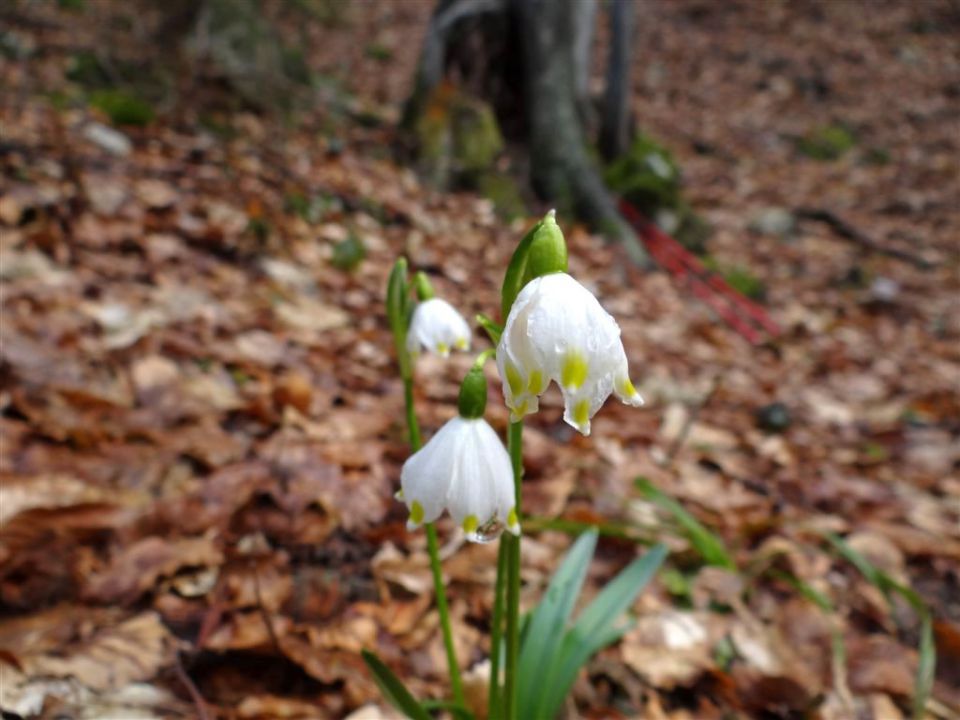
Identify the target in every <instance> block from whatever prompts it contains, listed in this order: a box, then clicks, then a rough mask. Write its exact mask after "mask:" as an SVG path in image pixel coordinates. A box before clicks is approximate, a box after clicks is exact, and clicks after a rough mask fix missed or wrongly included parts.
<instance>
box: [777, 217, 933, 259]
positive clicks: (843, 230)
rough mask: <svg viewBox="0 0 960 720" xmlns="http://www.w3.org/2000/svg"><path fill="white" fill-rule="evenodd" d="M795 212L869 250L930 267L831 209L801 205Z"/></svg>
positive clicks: (917, 256)
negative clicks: (885, 244) (882, 241)
mask: <svg viewBox="0 0 960 720" xmlns="http://www.w3.org/2000/svg"><path fill="white" fill-rule="evenodd" d="M795 213H796V215H797V217H798V218H801V219H804V220H814V221H816V222H822V223H825V224H826V225H829V226H830V228H831V229H832V230H833V231H834V232H835V233H837V235H839V236H840V237H843V238H846V239H847V240H852V241H853V242H855V243H856V244H857V245H860V246H861V247H864V248H866V249H867V250H870V251H871V252H875V253H880V254H881V255H887V256H889V257H892V258H896V259H897V260H902V261H903V262H907V263H910V264H911V265H914V266H915V267H918V268H920V269H921V270H929V269H930V268H931V264H930V263H929V262H928V261H927V260H924V259H923V258H922V257H920V256H919V255H914V254H913V253H910V252H907V251H906V250H898V249H897V248H890V247H885V246H883V245H881V244H880V243H878V242H877V241H876V240H874V239H873V238H872V237H870V236H869V235H867V234H866V233H864V232H863V231H862V230H860V229H859V228H857V227H855V226H854V225H852V224H850V223H849V222H847V221H846V220H844V219H843V218H841V217H840V216H838V215H837V214H836V213H834V212H832V211H831V210H826V209H824V208H811V207H801V208H797V209H796V210H795Z"/></svg>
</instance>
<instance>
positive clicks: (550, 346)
mask: <svg viewBox="0 0 960 720" xmlns="http://www.w3.org/2000/svg"><path fill="white" fill-rule="evenodd" d="M497 367H498V368H499V369H500V378H501V380H502V381H503V395H504V398H505V399H506V403H507V407H509V408H510V410H511V419H512V420H513V421H514V422H516V421H518V420H520V419H521V418H522V417H523V416H524V415H527V414H530V413H533V412H536V411H537V408H538V407H539V397H540V395H542V394H543V392H544V391H545V390H546V389H547V386H548V385H549V384H550V381H551V380H553V381H554V382H556V383H557V385H559V386H560V390H561V391H562V392H563V399H564V405H565V409H564V413H563V419H564V420H566V421H567V423H568V424H570V425H572V426H573V427H575V428H576V429H577V430H579V431H580V432H581V433H583V434H584V435H589V434H590V419H591V418H592V417H593V416H594V415H595V414H596V412H597V411H598V410H599V409H600V407H601V406H602V405H603V403H604V401H605V400H606V399H607V397H609V395H610V393H615V394H616V395H617V397H618V398H620V400H622V401H623V402H624V403H626V404H628V405H634V406H638V405H642V404H643V398H641V397H640V394H639V393H638V392H637V391H636V388H634V386H633V383H632V382H631V381H630V375H629V373H628V369H627V355H626V353H625V352H624V350H623V343H622V342H621V340H620V326H619V325H617V321H616V320H614V319H613V317H612V316H611V315H610V314H609V313H608V312H607V311H606V310H604V309H603V308H602V307H601V306H600V303H599V302H598V301H597V299H596V298H595V297H594V296H593V295H592V294H591V292H590V291H589V290H587V289H586V288H585V287H584V286H583V285H581V284H580V283H578V282H577V281H576V280H574V279H573V278H572V277H570V276H569V275H567V274H566V273H559V272H558V273H552V274H549V275H543V276H541V277H537V278H534V279H533V280H531V281H530V282H529V283H527V285H526V286H524V288H523V289H522V290H521V291H520V294H519V295H517V299H516V300H515V301H514V303H513V306H512V307H511V309H510V314H509V316H508V317H507V322H506V325H505V326H504V329H503V334H502V335H501V337H500V344H499V346H498V347H497Z"/></svg>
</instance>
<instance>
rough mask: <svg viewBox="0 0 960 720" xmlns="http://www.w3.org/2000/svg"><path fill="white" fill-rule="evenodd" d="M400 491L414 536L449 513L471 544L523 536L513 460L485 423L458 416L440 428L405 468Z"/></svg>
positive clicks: (402, 472) (408, 523)
mask: <svg viewBox="0 0 960 720" xmlns="http://www.w3.org/2000/svg"><path fill="white" fill-rule="evenodd" d="M400 488H401V491H400V493H399V494H398V498H399V499H400V500H402V501H403V502H404V503H406V505H407V507H408V508H409V509H410V519H409V520H408V521H407V527H408V528H409V529H411V530H413V529H415V528H416V527H418V526H419V525H421V524H422V523H425V522H433V521H434V520H436V519H437V518H438V517H440V515H441V513H443V511H444V509H446V510H449V511H450V515H451V516H452V517H453V519H454V521H456V523H457V525H459V526H460V527H462V528H463V530H464V532H465V533H466V535H467V539H468V540H472V541H474V542H484V541H487V540H490V539H493V537H494V536H495V535H496V534H498V531H497V530H496V529H493V528H494V527H499V528H500V529H502V528H504V527H505V528H506V529H507V530H509V531H510V532H512V533H513V534H514V535H519V534H520V523H519V521H518V518H517V510H516V503H515V500H514V486H513V469H512V467H511V465H510V456H509V455H508V454H507V451H506V449H505V448H504V447H503V443H502V442H500V438H499V437H498V436H497V433H496V432H495V431H494V430H493V428H492V427H490V425H488V424H487V421H486V420H484V419H483V418H482V417H477V418H465V417H459V416H458V417H455V418H453V419H452V420H450V421H449V422H448V423H447V424H446V425H444V426H443V427H442V428H440V430H439V431H438V432H437V434H436V435H434V436H433V437H432V438H431V439H430V442H428V443H427V444H426V445H424V446H423V448H422V449H420V450H419V451H418V452H416V453H414V454H413V455H411V456H410V458H409V459H408V460H407V461H406V462H405V463H404V464H403V469H402V470H401V472H400Z"/></svg>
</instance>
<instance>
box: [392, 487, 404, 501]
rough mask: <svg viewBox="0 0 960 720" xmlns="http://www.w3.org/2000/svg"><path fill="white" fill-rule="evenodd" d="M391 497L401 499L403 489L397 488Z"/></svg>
mask: <svg viewBox="0 0 960 720" xmlns="http://www.w3.org/2000/svg"><path fill="white" fill-rule="evenodd" d="M393 497H394V498H396V499H397V500H400V501H403V489H402V488H401V489H400V490H397V491H396V492H395V493H394V494H393Z"/></svg>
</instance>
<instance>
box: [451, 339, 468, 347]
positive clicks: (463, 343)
mask: <svg viewBox="0 0 960 720" xmlns="http://www.w3.org/2000/svg"><path fill="white" fill-rule="evenodd" d="M453 346H454V347H455V348H456V349H457V350H466V349H467V339H466V338H462V337H461V338H457V341H456V342H455V343H454V344H453Z"/></svg>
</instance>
